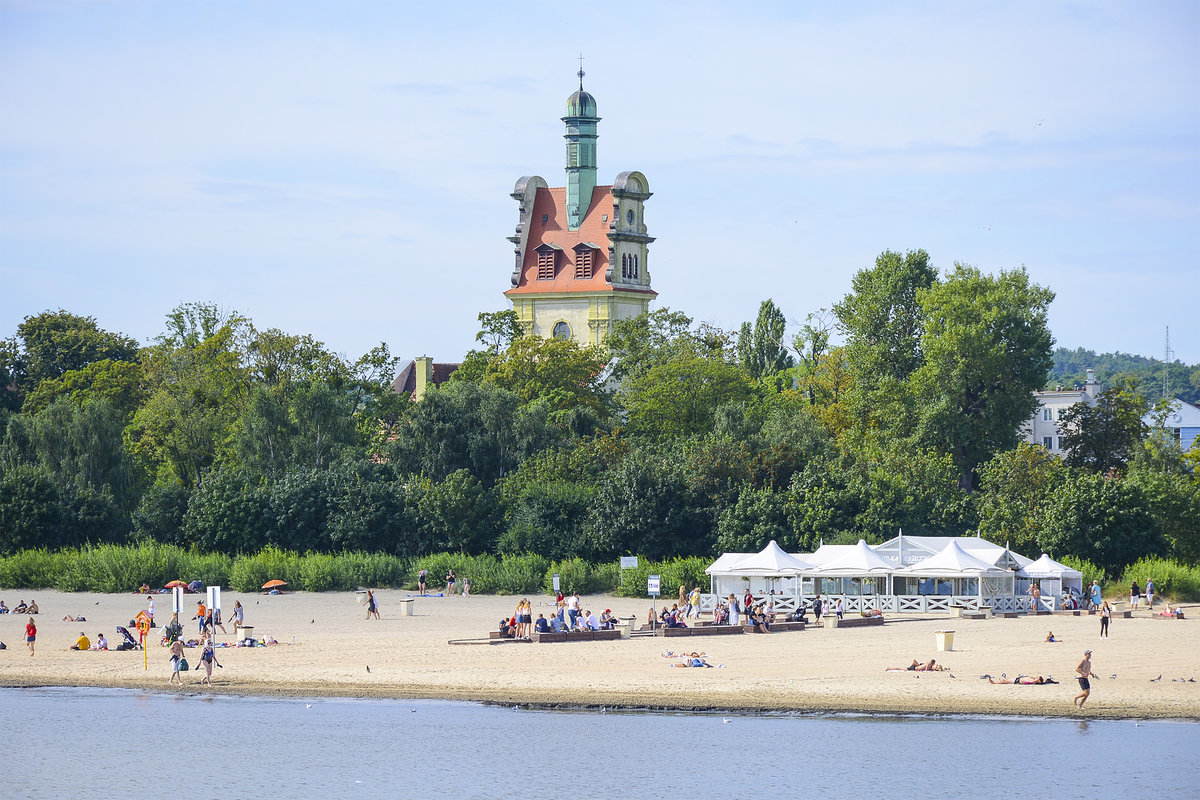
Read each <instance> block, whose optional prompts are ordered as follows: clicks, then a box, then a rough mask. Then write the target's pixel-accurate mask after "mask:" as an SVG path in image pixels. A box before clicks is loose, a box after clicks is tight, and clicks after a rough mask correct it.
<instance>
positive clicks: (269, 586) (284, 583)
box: [262, 580, 287, 589]
mask: <svg viewBox="0 0 1200 800" xmlns="http://www.w3.org/2000/svg"><path fill="white" fill-rule="evenodd" d="M280 586H287V581H280V580H274V581H267V582H266V583H264V584H263V585H262V588H264V589H278V588H279V587H280Z"/></svg>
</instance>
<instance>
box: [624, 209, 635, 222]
mask: <svg viewBox="0 0 1200 800" xmlns="http://www.w3.org/2000/svg"><path fill="white" fill-rule="evenodd" d="M625 220H626V221H627V222H628V223H629V224H630V225H632V224H633V209H632V208H631V209H629V210H628V211H626V212H625Z"/></svg>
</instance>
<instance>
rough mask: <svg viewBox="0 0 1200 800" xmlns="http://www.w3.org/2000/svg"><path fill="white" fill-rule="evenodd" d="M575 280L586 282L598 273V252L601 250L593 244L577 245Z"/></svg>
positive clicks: (583, 243) (582, 243)
mask: <svg viewBox="0 0 1200 800" xmlns="http://www.w3.org/2000/svg"><path fill="white" fill-rule="evenodd" d="M574 249H575V280H577V281H586V280H589V279H591V277H592V275H594V274H595V272H596V251H597V250H599V249H600V248H599V247H597V246H596V245H594V244H592V243H591V242H581V243H580V244H577V245H575V248H574Z"/></svg>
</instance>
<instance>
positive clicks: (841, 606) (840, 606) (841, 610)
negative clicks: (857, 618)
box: [837, 597, 846, 619]
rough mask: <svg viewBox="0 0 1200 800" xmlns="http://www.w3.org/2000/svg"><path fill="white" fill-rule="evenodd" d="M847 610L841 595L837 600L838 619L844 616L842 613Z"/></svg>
mask: <svg viewBox="0 0 1200 800" xmlns="http://www.w3.org/2000/svg"><path fill="white" fill-rule="evenodd" d="M845 610H846V607H845V606H843V605H842V598H840V597H839V598H838V600H837V618H838V619H841V618H842V613H843V612H844V611H845Z"/></svg>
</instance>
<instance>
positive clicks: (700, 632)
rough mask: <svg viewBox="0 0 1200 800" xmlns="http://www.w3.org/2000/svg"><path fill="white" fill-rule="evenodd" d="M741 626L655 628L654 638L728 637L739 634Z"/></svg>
mask: <svg viewBox="0 0 1200 800" xmlns="http://www.w3.org/2000/svg"><path fill="white" fill-rule="evenodd" d="M741 632H742V626H741V625H701V626H698V627H691V628H662V627H660V628H657V629H656V630H655V631H654V635H655V636H668V637H674V636H728V635H730V634H734V633H741Z"/></svg>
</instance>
